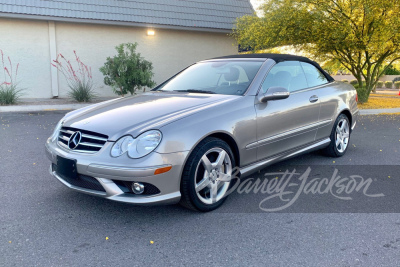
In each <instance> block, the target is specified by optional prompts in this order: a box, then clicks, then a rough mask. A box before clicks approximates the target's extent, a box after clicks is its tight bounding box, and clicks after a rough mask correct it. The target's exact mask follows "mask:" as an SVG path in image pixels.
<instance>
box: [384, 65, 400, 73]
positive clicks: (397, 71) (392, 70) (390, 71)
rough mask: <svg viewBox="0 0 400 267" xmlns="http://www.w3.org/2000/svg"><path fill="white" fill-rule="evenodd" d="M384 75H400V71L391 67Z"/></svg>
mask: <svg viewBox="0 0 400 267" xmlns="http://www.w3.org/2000/svg"><path fill="white" fill-rule="evenodd" d="M383 74H384V75H400V71H399V70H398V69H396V68H395V67H393V65H390V66H389V67H388V68H387V69H386V70H385V71H384V72H383Z"/></svg>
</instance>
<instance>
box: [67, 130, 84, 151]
mask: <svg viewBox="0 0 400 267" xmlns="http://www.w3.org/2000/svg"><path fill="white" fill-rule="evenodd" d="M81 138H82V134H81V132H75V133H73V134H72V135H71V137H70V138H69V141H68V147H69V148H70V149H75V148H76V147H77V146H78V145H79V143H80V142H81Z"/></svg>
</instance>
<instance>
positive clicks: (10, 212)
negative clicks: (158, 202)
mask: <svg viewBox="0 0 400 267" xmlns="http://www.w3.org/2000/svg"><path fill="white" fill-rule="evenodd" d="M64 113H65V112H41V113H3V114H0V215H1V216H0V265H1V266H78V265H79V266H83V265H91V266H120V265H133V266H136V265H142V266H197V265H206V264H210V265H214V266H228V265H229V266H243V265H248V266H251V265H254V266H293V265H294V266H399V265H400V215H399V212H400V210H399V209H398V208H397V203H398V200H400V195H399V193H398V192H397V191H398V190H396V189H397V188H398V187H396V185H398V183H397V181H398V180H400V173H399V172H397V170H398V166H399V163H400V160H399V159H400V116H397V117H396V116H395V115H391V116H384V115H380V116H362V117H360V119H359V122H358V125H357V128H356V130H355V131H354V132H353V135H352V139H351V141H350V147H349V150H348V152H347V154H346V155H345V156H344V157H342V158H338V159H332V158H326V157H324V156H322V155H321V154H320V153H317V152H314V153H311V154H306V155H303V156H300V157H297V158H294V159H290V160H287V161H285V162H282V163H280V164H278V165H275V166H273V167H270V168H268V169H266V170H264V171H263V173H265V172H270V171H271V170H274V171H276V172H278V171H280V170H281V169H285V168H297V169H302V168H305V167H306V166H313V168H314V169H315V168H316V169H318V172H319V173H318V174H319V175H323V176H327V177H328V176H330V175H331V174H330V171H331V169H332V167H334V166H342V167H341V168H346V169H347V170H354V173H355V174H360V175H366V176H369V177H375V178H374V179H375V180H374V181H376V180H377V179H378V180H379V179H382V180H383V179H386V180H385V182H384V183H383V184H377V185H376V187H375V188H373V185H371V190H372V191H370V192H372V193H384V194H385V195H386V197H387V198H385V197H383V198H380V199H378V198H367V197H365V196H362V197H359V198H356V197H355V200H354V201H353V202H351V201H350V202H346V203H355V204H353V205H349V204H340V203H344V202H343V201H342V200H338V199H336V198H334V197H332V196H331V195H329V196H328V195H325V196H323V198H321V199H317V198H313V197H311V195H312V194H309V195H307V196H305V197H304V198H302V199H299V201H298V202H296V203H294V204H293V205H292V206H291V207H289V208H287V209H284V210H281V211H277V212H267V211H263V210H261V209H260V208H259V206H258V204H259V202H260V201H259V200H260V195H259V194H251V193H250V194H240V193H237V192H234V193H232V195H231V196H230V197H229V198H228V199H227V201H226V202H225V203H224V206H223V207H222V208H221V209H219V210H216V211H214V212H210V213H196V212H192V211H189V210H186V209H184V208H181V207H180V206H178V205H175V206H159V207H136V206H131V205H126V204H122V203H117V202H112V201H108V200H105V199H100V198H96V197H92V196H88V195H84V194H80V193H76V192H73V191H71V190H69V189H67V188H66V187H65V186H63V185H62V184H61V183H59V182H58V181H56V180H55V179H54V178H52V177H51V176H50V175H49V174H48V167H49V161H48V160H47V158H46V156H45V154H44V142H45V140H46V139H47V137H48V136H49V135H50V134H51V132H52V130H53V127H54V125H55V124H56V122H57V121H58V120H59V119H60V118H61V117H62V116H63V114H64ZM352 168H353V169H352ZM396 179H397V180H396ZM392 181H393V182H392ZM377 182H379V181H377ZM388 186H389V187H388ZM374 190H375V191H374ZM385 200H386V201H385ZM357 201H358V202H357ZM278 202H279V201H278ZM315 203H318V205H317V204H315ZM376 203H379V205H376V206H374V205H375V204H376ZM274 204H278V205H279V203H274ZM346 207H350V208H348V209H346ZM371 207H373V208H371ZM151 241H153V243H151Z"/></svg>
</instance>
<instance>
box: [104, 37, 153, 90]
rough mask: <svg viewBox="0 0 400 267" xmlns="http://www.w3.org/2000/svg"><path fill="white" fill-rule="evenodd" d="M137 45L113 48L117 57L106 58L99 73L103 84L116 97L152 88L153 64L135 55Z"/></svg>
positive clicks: (121, 45) (128, 44)
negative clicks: (108, 87)
mask: <svg viewBox="0 0 400 267" xmlns="http://www.w3.org/2000/svg"><path fill="white" fill-rule="evenodd" d="M136 47H137V43H134V44H132V43H126V44H120V45H118V46H116V47H115V49H116V50H117V52H118V55H116V56H114V57H112V58H111V57H107V61H106V62H105V63H104V66H103V67H101V68H100V71H101V72H102V73H103V75H104V83H105V84H106V85H109V86H111V87H112V88H113V90H114V92H115V93H116V94H117V95H122V96H124V95H126V94H127V93H131V95H133V94H135V93H136V90H140V89H142V88H143V91H144V90H145V87H153V86H154V85H155V82H154V81H153V80H152V78H153V76H154V74H153V72H152V70H153V64H152V63H151V62H149V61H147V60H145V59H144V58H143V57H141V55H140V53H136Z"/></svg>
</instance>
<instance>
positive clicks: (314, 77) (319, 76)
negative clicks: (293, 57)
mask: <svg viewBox="0 0 400 267" xmlns="http://www.w3.org/2000/svg"><path fill="white" fill-rule="evenodd" d="M300 64H301V66H302V67H303V70H304V73H305V75H306V79H307V83H308V87H314V86H318V85H322V84H325V83H328V80H327V79H326V77H325V75H324V74H323V73H322V72H320V71H319V70H318V69H317V68H316V67H315V66H313V65H311V64H310V63H305V62H300Z"/></svg>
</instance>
